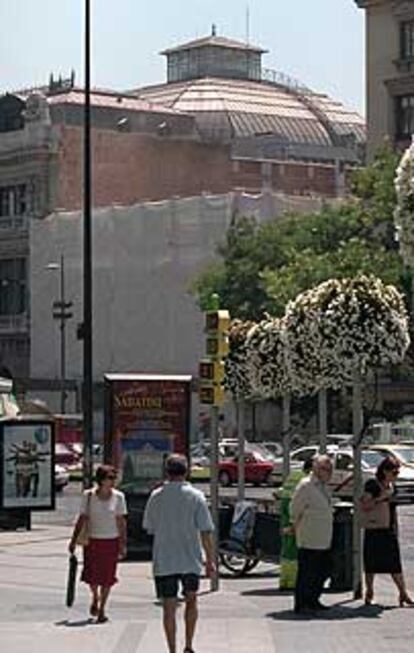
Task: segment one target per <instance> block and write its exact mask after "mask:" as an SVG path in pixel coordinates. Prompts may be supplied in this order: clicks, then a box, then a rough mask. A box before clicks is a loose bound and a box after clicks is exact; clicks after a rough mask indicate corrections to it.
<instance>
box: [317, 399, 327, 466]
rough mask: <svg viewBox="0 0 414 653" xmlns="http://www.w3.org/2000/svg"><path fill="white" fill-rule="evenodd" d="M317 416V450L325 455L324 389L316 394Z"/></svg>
mask: <svg viewBox="0 0 414 653" xmlns="http://www.w3.org/2000/svg"><path fill="white" fill-rule="evenodd" d="M318 415H319V419H318V422H319V449H320V452H321V453H323V454H325V453H326V444H327V438H326V436H327V433H328V419H327V401H326V389H325V388H322V389H321V390H319V392H318Z"/></svg>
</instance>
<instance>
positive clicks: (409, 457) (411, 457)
mask: <svg viewBox="0 0 414 653" xmlns="http://www.w3.org/2000/svg"><path fill="white" fill-rule="evenodd" d="M395 453H396V455H397V456H398V458H401V460H402V461H403V462H404V463H414V447H410V448H408V447H407V448H406V449H396V451H395Z"/></svg>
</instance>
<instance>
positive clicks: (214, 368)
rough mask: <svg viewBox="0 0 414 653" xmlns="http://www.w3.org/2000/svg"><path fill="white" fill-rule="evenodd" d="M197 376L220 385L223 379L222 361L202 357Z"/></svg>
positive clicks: (201, 379)
mask: <svg viewBox="0 0 414 653" xmlns="http://www.w3.org/2000/svg"><path fill="white" fill-rule="evenodd" d="M198 376H199V377H200V381H207V382H208V381H210V382H212V383H213V384H216V385H221V384H222V383H223V381H224V363H223V362H222V361H216V360H210V359H208V358H204V359H202V360H201V361H200V363H199V367H198Z"/></svg>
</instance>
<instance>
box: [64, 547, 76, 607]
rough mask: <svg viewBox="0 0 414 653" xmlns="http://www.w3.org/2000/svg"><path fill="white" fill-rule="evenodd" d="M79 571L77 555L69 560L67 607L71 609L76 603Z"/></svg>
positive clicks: (73, 555)
mask: <svg viewBox="0 0 414 653" xmlns="http://www.w3.org/2000/svg"><path fill="white" fill-rule="evenodd" d="M77 571H78V559H77V557H76V556H75V554H72V555H71V556H70V558H69V571H68V582H67V585H66V606H67V607H68V608H70V607H71V606H72V605H73V603H74V601H75V594H76V575H77Z"/></svg>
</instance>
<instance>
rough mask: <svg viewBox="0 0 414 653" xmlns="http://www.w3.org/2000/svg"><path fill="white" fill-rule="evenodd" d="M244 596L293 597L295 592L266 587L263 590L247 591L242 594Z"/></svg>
mask: <svg viewBox="0 0 414 653" xmlns="http://www.w3.org/2000/svg"><path fill="white" fill-rule="evenodd" d="M240 594H242V595H243V596H293V590H280V589H278V588H277V587H264V588H262V589H254V590H245V591H244V592H240Z"/></svg>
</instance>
